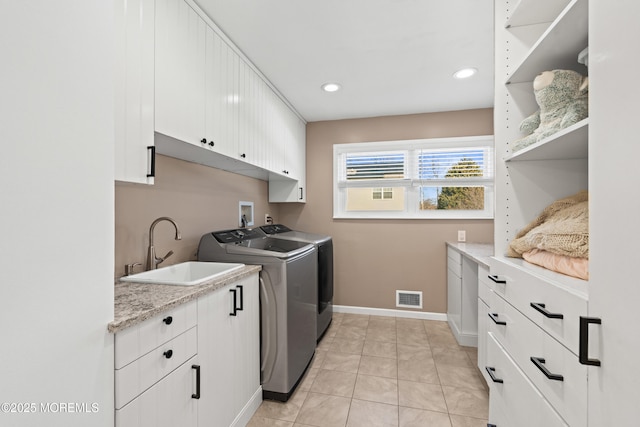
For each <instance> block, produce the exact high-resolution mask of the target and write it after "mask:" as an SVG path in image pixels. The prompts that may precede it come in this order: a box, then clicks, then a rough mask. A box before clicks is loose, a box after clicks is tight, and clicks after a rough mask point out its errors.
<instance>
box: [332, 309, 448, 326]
mask: <svg viewBox="0 0 640 427" xmlns="http://www.w3.org/2000/svg"><path fill="white" fill-rule="evenodd" d="M333 312H334V313H349V314H368V315H370V316H387V317H404V318H408V319H422V320H440V321H443V322H446V321H447V313H429V312H424V311H407V310H393V309H387V308H371V307H356V306H351V305H334V306H333Z"/></svg>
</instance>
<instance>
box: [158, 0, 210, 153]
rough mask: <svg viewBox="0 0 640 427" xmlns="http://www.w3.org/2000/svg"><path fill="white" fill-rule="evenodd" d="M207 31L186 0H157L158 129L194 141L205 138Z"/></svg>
mask: <svg viewBox="0 0 640 427" xmlns="http://www.w3.org/2000/svg"><path fill="white" fill-rule="evenodd" d="M206 34H207V25H206V24H205V22H204V20H203V19H202V18H201V17H200V16H199V15H198V14H197V13H196V11H195V10H194V9H192V8H191V6H190V5H189V4H187V3H185V2H184V1H183V0H157V1H156V49H155V53H156V58H155V86H156V90H155V97H156V98H155V130H156V132H159V133H161V134H164V135H167V136H170V137H173V138H176V139H178V140H181V141H184V142H187V143H189V144H193V145H203V144H204V143H203V142H202V140H203V139H205V45H206Z"/></svg>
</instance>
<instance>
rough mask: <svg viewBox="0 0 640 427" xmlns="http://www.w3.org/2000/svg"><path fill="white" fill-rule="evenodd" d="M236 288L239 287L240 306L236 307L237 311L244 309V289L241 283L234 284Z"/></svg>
mask: <svg viewBox="0 0 640 427" xmlns="http://www.w3.org/2000/svg"><path fill="white" fill-rule="evenodd" d="M236 289H240V307H238V311H242V310H244V291H243V287H242V285H238V286H236Z"/></svg>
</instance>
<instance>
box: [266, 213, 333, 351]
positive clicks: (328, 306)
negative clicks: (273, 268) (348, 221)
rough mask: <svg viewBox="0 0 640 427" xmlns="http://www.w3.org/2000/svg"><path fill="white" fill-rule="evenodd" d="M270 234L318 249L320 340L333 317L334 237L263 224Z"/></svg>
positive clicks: (318, 335) (318, 334) (278, 225)
mask: <svg viewBox="0 0 640 427" xmlns="http://www.w3.org/2000/svg"><path fill="white" fill-rule="evenodd" d="M260 229H261V230H262V231H263V232H264V233H265V234H266V235H268V236H271V237H274V238H276V239H285V240H291V241H295V242H303V243H313V244H314V245H315V246H316V248H317V249H318V331H317V337H316V339H317V340H318V341H320V338H322V335H323V334H324V333H325V332H326V331H327V328H328V327H329V325H330V324H331V319H332V317H333V239H332V238H331V236H325V235H322V234H312V233H306V232H304V231H294V230H291V229H290V228H288V227H286V226H284V225H282V224H273V225H263V226H262V227H260Z"/></svg>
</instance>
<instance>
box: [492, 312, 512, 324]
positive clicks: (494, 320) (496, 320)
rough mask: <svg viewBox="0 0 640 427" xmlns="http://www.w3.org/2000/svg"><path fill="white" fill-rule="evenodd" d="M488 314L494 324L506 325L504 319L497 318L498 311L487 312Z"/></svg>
mask: <svg viewBox="0 0 640 427" xmlns="http://www.w3.org/2000/svg"><path fill="white" fill-rule="evenodd" d="M487 314H488V315H489V317H490V318H491V320H493V323H495V324H496V325H506V324H507V322H505V321H504V320H498V317H499V316H498V313H487Z"/></svg>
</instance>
